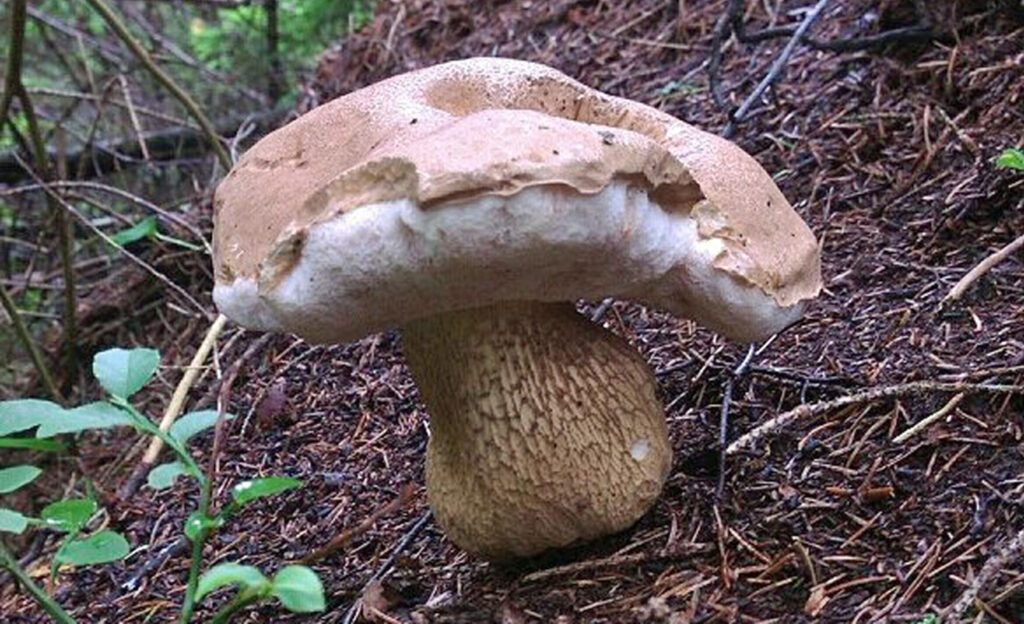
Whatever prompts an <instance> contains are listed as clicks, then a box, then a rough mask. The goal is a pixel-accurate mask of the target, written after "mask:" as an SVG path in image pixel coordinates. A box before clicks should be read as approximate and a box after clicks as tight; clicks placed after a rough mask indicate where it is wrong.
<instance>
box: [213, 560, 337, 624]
mask: <svg viewBox="0 0 1024 624" xmlns="http://www.w3.org/2000/svg"><path fill="white" fill-rule="evenodd" d="M228 586H235V587H237V588H238V593H237V595H236V597H235V599H234V600H233V601H232V602H230V603H228V606H227V607H226V608H225V609H224V610H223V611H221V613H220V614H219V615H218V616H217V617H216V618H215V619H214V621H215V622H224V621H227V620H228V618H230V616H231V615H232V614H233V613H234V612H235V611H237V610H238V609H239V608H241V607H243V606H245V605H248V604H253V603H255V602H259V601H261V600H266V599H268V598H271V597H273V598H277V599H278V600H279V601H280V602H281V604H282V605H284V607H285V608H286V609H288V610H289V611H292V612H294V613H313V612H317V611H324V610H326V609H327V600H326V599H325V598H324V587H323V584H322V583H321V582H320V578H319V577H318V576H317V575H316V572H314V571H313V570H311V569H310V568H308V567H306V566H301V565H289V566H285V567H283V568H281V570H279V571H278V573H277V574H275V575H274V578H273V580H271V579H268V578H267V577H266V576H265V575H264V574H263V573H262V572H260V570H259V569H258V568H256V567H254V566H250V565H240V564H237V563H219V564H217V565H215V566H213V567H212V568H210V569H209V570H207V571H206V573H205V574H203V576H202V578H200V579H199V585H198V588H197V590H196V599H197V600H202V598H203V597H205V596H206V595H207V594H209V593H211V592H213V591H216V590H217V589H220V588H222V587H228Z"/></svg>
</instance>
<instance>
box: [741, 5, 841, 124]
mask: <svg viewBox="0 0 1024 624" xmlns="http://www.w3.org/2000/svg"><path fill="white" fill-rule="evenodd" d="M827 4H828V0H818V4H816V5H814V6H813V7H812V8H811V10H809V11H808V12H807V15H805V16H804V19H803V21H802V22H800V25H799V26H797V29H796V32H795V33H793V36H792V37H791V38H790V39H789V41H788V42H786V46H785V47H784V48H782V52H780V53H779V56H778V58H776V59H775V61H774V62H773V63H772V66H771V68H770V69H769V70H768V73H767V74H766V75H765V77H764V78H762V79H761V82H759V83H758V84H757V86H756V87H754V91H753V92H752V93H751V94H750V95H748V96H747V99H745V100H743V103H742V104H740V107H739V108H738V109H736V112H735V113H733V115H732V119H731V120H730V121H729V124H728V125H727V126H726V127H725V136H726V137H728V136H729V135H731V134H733V133H734V132H735V131H736V124H738V123H740V122H741V121H743V120H744V119H746V117H747V114H748V113H749V112H750V108H751V107H752V106H753V105H754V102H756V101H757V100H758V99H759V98H760V97H761V96H762V95H764V92H765V91H767V90H768V87H770V86H772V84H773V83H774V82H775V81H776V80H778V79H779V76H780V75H781V74H782V70H783V69H785V68H786V64H787V63H789V57H791V56H793V51H794V50H796V46H797V44H798V43H800V40H801V39H803V37H804V34H805V33H806V32H807V30H808V29H809V28H810V27H811V24H813V23H814V21H815V20H816V19H818V16H819V15H821V12H822V11H824V10H825V6H826V5H827Z"/></svg>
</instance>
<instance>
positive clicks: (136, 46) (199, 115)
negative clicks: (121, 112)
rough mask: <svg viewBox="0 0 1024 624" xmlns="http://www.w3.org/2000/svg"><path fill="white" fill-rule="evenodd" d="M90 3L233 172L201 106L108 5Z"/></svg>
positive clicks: (99, 1) (91, 0)
mask: <svg viewBox="0 0 1024 624" xmlns="http://www.w3.org/2000/svg"><path fill="white" fill-rule="evenodd" d="M87 1H88V2H89V4H90V5H91V6H92V7H93V8H94V9H96V11H97V12H98V13H99V14H100V15H101V16H102V17H103V19H104V20H105V21H106V22H107V25H108V26H110V28H111V29H112V30H113V31H114V32H115V33H116V34H117V36H118V37H120V38H121V41H123V42H124V44H125V45H127V46H128V48H129V49H131V51H132V52H133V53H134V54H135V56H136V58H138V59H139V61H141V62H142V64H143V65H145V66H146V69H148V70H149V72H150V73H151V74H153V77H154V78H155V79H156V80H157V82H159V83H160V84H161V85H163V86H164V87H165V88H166V89H167V90H168V91H170V92H171V94H172V95H173V96H174V97H175V98H176V99H177V100H178V101H179V102H181V104H182V106H184V107H185V109H186V110H188V112H189V114H190V115H192V117H193V118H194V119H195V120H196V123H198V124H199V127H200V128H202V129H203V132H204V133H205V134H206V138H207V140H208V141H209V142H210V147H211V148H212V149H213V151H214V153H216V154H217V160H218V161H220V165H221V167H223V168H224V170H225V171H227V170H228V169H231V164H232V163H231V157H230V156H229V155H228V152H227V150H225V149H224V145H223V143H221V140H220V136H218V135H217V131H216V129H214V127H213V124H212V123H210V120H209V119H207V117H206V114H204V113H203V111H202V110H200V108H199V105H198V104H196V102H195V100H193V99H192V96H190V95H189V94H188V93H186V92H185V90H184V89H182V88H181V87H179V86H178V83H176V82H174V79H173V78H171V77H170V75H169V74H167V72H165V71H164V70H163V69H162V68H161V67H160V66H159V65H157V64H156V62H155V61H153V58H152V57H151V56H150V55H149V52H147V51H146V49H145V48H143V47H142V44H140V43H139V42H138V40H136V39H135V37H134V36H133V35H132V34H131V33H130V32H128V28H127V27H125V25H124V23H123V22H122V21H121V18H119V17H118V16H117V14H116V13H114V10H113V9H111V8H110V6H109V5H108V4H107V3H106V2H104V0H87Z"/></svg>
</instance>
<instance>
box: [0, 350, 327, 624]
mask: <svg viewBox="0 0 1024 624" xmlns="http://www.w3.org/2000/svg"><path fill="white" fill-rule="evenodd" d="M159 364H160V354H159V353H158V352H157V351H156V350H154V349H145V348H136V349H109V350H107V351H102V352H100V353H98V354H96V357H95V358H94V359H93V365H92V371H93V375H95V377H96V379H97V381H98V382H99V384H100V386H101V387H102V388H103V389H104V390H105V391H106V393H107V397H106V399H105V400H102V401H96V402H93V403H89V404H86V405H82V406H79V407H75V408H70V409H68V408H64V407H62V406H60V405H57V404H56V403H51V402H49V401H43V400H40V399H19V400H13V401H3V402H0V448H22V449H31V450H38V451H50V452H61V451H63V450H65V448H64V445H63V444H62V443H61V442H60V441H58V440H55V439H54V438H55V437H56V436H68V435H74V434H77V433H80V432H82V431H86V430H95V429H108V428H112V427H125V426H126V427H132V428H134V429H135V430H136V431H138V432H140V433H142V434H147V435H154V436H157V437H159V438H160V439H162V440H163V441H164V443H165V444H166V445H167V446H168V448H170V449H171V450H172V451H173V452H174V455H175V458H174V460H173V461H170V462H168V463H165V464H161V465H159V466H156V467H155V468H153V469H152V470H151V471H150V473H149V475H148V479H147V483H148V485H149V486H150V487H152V488H154V489H164V488H169V487H171V486H172V485H173V484H174V482H175V480H176V479H177V477H179V476H184V477H186V478H189V479H191V480H193V481H194V482H195V484H196V485H197V486H198V487H199V491H200V497H199V504H198V507H197V509H195V510H194V511H192V512H191V513H190V514H189V515H188V518H187V519H186V521H185V523H184V526H183V531H184V534H185V536H186V537H187V538H188V539H189V540H190V541H191V542H192V561H191V565H190V567H189V576H188V584H187V585H186V590H185V597H184V601H183V603H182V605H181V616H180V622H182V623H183V624H187V623H188V622H190V621H191V620H192V615H193V613H194V610H195V606H196V604H197V602H199V601H201V600H202V599H203V598H204V597H206V596H207V595H208V594H210V593H211V592H213V591H216V590H218V589H220V588H223V587H228V586H233V587H236V588H237V592H236V593H235V595H234V597H233V598H232V599H230V600H228V601H227V603H226V604H225V605H224V606H223V607H222V608H221V609H220V611H218V612H217V613H216V615H214V617H213V619H212V620H211V622H213V623H223V622H227V621H229V620H230V618H231V617H232V616H233V615H235V614H236V613H238V612H239V611H240V610H241V609H243V608H245V607H247V606H249V605H252V604H254V603H257V602H260V601H266V600H274V599H276V600H277V601H279V602H280V603H281V605H282V606H283V607H284V608H285V609H288V610H289V611H293V612H299V613H305V612H315V611H323V610H324V609H325V608H326V602H325V599H324V591H323V586H322V584H321V582H320V579H319V578H318V577H317V575H316V573H315V572H313V570H311V569H310V568H308V567H305V566H299V565H289V566H284V567H282V568H281V569H280V570H278V571H277V572H276V573H275V574H274V575H273V576H272V577H270V578H268V577H267V576H265V575H264V574H263V572H261V571H260V570H259V569H257V568H255V567H253V566H248V565H242V564H239V563H234V562H221V563H218V564H217V565H215V566H213V567H211V568H209V569H208V570H206V571H205V573H203V571H202V568H203V561H202V553H203V544H204V543H205V542H206V540H207V539H208V538H209V537H210V535H211V534H212V533H213V532H215V531H216V530H217V529H218V528H219V527H220V526H221V525H223V524H224V522H226V521H227V520H228V519H229V518H231V517H232V516H233V515H234V514H236V513H237V512H238V511H239V510H240V509H241V508H242V507H244V506H245V505H247V504H248V503H250V502H252V501H254V500H257V499H259V498H263V497H266V496H271V495H274V494H278V493H280V492H284V491H286V490H290V489H292V488H296V487H299V486H300V485H301V482H300V481H299V480H298V479H295V478H292V477H284V476H269V477H262V478H257V479H252V480H249V481H243V482H241V483H237V484H235V486H234V487H233V488H232V489H231V501H230V502H229V503H228V504H227V505H224V506H223V508H222V509H221V510H220V511H219V512H217V513H212V512H211V493H212V484H211V479H210V476H209V475H208V474H207V473H206V472H205V471H204V470H203V469H202V468H201V467H200V465H199V463H198V462H197V461H196V459H195V458H194V457H193V456H192V454H191V453H189V451H188V448H187V447H188V443H189V441H190V440H191V439H192V438H193V436H195V435H196V434H198V433H201V432H202V431H205V430H207V429H209V428H210V427H213V426H214V425H215V424H216V423H217V419H218V417H219V414H218V412H217V411H215V410H205V411H196V412H191V413H188V414H185V415H183V416H182V417H181V418H179V419H178V420H177V421H176V422H175V423H174V424H173V425H172V426H171V427H170V429H169V430H168V431H166V432H164V431H161V430H160V428H159V427H158V426H157V425H156V424H155V423H154V422H153V421H152V420H150V419H149V417H147V416H146V415H144V414H143V413H141V412H140V411H138V410H137V409H136V408H135V407H134V406H133V405H132V403H131V402H130V401H129V399H130V398H131V397H132V396H133V395H134V394H135V393H137V392H138V391H139V390H141V389H142V387H143V386H144V385H145V384H146V383H147V382H148V381H149V380H150V379H151V378H152V377H153V375H154V374H155V373H156V370H157V367H158V366H159ZM224 417H225V418H231V415H230V414H225V415H224ZM41 473H42V470H41V469H40V468H38V467H36V466H33V465H31V464H20V465H13V466H7V467H3V468H0V496H2V495H4V494H8V493H10V492H13V491H15V490H17V489H19V488H21V487H24V486H25V485H28V484H29V483H31V482H32V481H33V480H35V479H36V478H37V477H38V476H39V475H40V474H41ZM99 511H100V509H99V505H98V503H97V502H96V498H95V496H92V495H91V494H90V495H88V496H85V497H80V498H68V499H64V500H60V501H56V502H53V503H51V504H49V505H47V506H46V507H44V508H43V510H42V511H41V512H40V514H39V517H38V518H36V517H31V516H27V515H24V514H22V513H20V512H18V511H16V510H14V509H10V508H7V507H5V506H3V505H0V534H2V533H13V534H20V533H23V532H25V531H27V530H29V529H30V528H32V529H37V528H38V529H41V530H51V531H55V532H57V533H59V534H61V538H60V543H59V545H58V546H57V548H56V551H55V554H54V555H53V559H52V562H51V568H50V573H51V577H52V578H56V577H57V575H58V573H59V571H60V567H61V566H62V565H71V566H81V565H97V564H103V563H109V562H112V561H117V560H119V559H123V558H125V557H126V556H127V555H128V553H129V552H130V550H131V546H130V545H129V543H128V540H127V539H125V537H124V536H123V535H121V534H120V533H118V532H117V531H114V530H111V529H102V530H95V531H90V530H89V526H90V525H91V524H92V523H93V520H94V518H96V516H97V514H98V513H99ZM0 568H6V569H7V570H8V571H9V572H10V573H11V574H12V575H13V576H14V577H15V578H16V579H17V580H18V581H19V583H20V584H21V585H22V587H23V588H24V590H25V591H26V592H27V593H28V594H29V595H31V596H32V598H33V599H35V600H36V602H38V603H39V604H40V606H41V607H42V608H43V609H45V610H46V612H47V613H49V614H50V616H51V617H53V618H54V619H55V620H57V621H58V622H61V623H62V624H69V623H70V624H73V623H74V622H75V620H74V618H72V617H71V616H70V615H69V614H68V613H67V612H66V611H64V610H63V609H62V608H61V607H60V605H59V604H57V602H56V601H55V600H54V599H53V598H52V597H50V596H49V595H48V594H47V593H46V592H45V591H44V590H43V589H41V588H40V587H39V586H38V585H36V584H35V582H34V581H33V580H32V579H31V577H30V576H29V575H28V574H27V573H26V572H25V570H24V569H23V568H22V567H21V566H20V565H19V563H18V561H17V559H16V558H15V556H14V555H13V554H12V553H11V552H10V551H9V550H8V549H7V547H6V546H5V545H4V544H3V542H2V540H0Z"/></svg>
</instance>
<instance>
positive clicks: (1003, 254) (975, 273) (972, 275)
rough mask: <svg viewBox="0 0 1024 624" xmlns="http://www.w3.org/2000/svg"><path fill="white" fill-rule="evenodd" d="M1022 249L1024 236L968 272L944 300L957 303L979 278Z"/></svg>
mask: <svg viewBox="0 0 1024 624" xmlns="http://www.w3.org/2000/svg"><path fill="white" fill-rule="evenodd" d="M1021 248H1024V234H1021V235H1020V236H1018V237H1017V238H1015V239H1014V240H1013V241H1011V242H1010V243H1009V244H1008V245H1006V246H1005V247H1003V248H1002V249H1000V250H999V251H997V252H995V253H993V254H992V255H990V256H989V257H987V258H985V259H984V260H982V261H981V262H979V263H978V266H976V267H974V268H973V269H971V270H970V271H968V272H967V275H964V276H963V277H961V278H960V281H959V282H957V283H956V285H955V286H953V288H952V289H950V291H949V294H948V295H946V296H945V297H943V299H942V300H943V301H956V300H957V299H959V298H960V297H962V296H963V294H964V292H966V291H967V289H968V288H970V287H971V284H973V283H974V282H976V281H977V280H978V278H979V277H981V276H982V275H984V274H986V273H988V271H989V269H991V268H992V267H994V266H995V265H997V264H999V263H1000V262H1002V261H1003V260H1006V259H1007V258H1009V257H1010V254H1012V253H1013V252H1015V251H1017V250H1018V249H1021Z"/></svg>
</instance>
